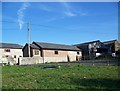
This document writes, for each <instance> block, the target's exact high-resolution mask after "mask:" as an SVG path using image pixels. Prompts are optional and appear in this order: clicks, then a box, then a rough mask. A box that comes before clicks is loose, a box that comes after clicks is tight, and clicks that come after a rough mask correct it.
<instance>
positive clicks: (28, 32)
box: [28, 22, 30, 57]
mask: <svg viewBox="0 0 120 91" xmlns="http://www.w3.org/2000/svg"><path fill="white" fill-rule="evenodd" d="M28 56H29V57H30V23H29V22H28Z"/></svg>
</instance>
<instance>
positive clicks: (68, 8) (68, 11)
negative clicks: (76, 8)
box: [62, 2, 77, 17]
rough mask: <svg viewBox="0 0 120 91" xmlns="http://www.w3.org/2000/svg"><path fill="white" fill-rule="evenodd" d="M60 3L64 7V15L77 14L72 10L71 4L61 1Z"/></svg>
mask: <svg viewBox="0 0 120 91" xmlns="http://www.w3.org/2000/svg"><path fill="white" fill-rule="evenodd" d="M62 5H63V6H64V7H65V11H64V14H65V15H66V16H70V17H72V16H77V14H76V13H75V12H73V10H72V7H71V5H69V4H68V3H67V2H62Z"/></svg>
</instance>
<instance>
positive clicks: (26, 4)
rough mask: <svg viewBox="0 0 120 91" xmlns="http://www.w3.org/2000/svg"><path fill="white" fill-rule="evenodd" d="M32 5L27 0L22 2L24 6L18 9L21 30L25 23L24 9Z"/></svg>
mask: <svg viewBox="0 0 120 91" xmlns="http://www.w3.org/2000/svg"><path fill="white" fill-rule="evenodd" d="M29 6H30V4H29V3H27V2H25V3H23V4H22V6H21V7H20V9H19V10H18V11H17V15H18V23H19V26H20V30H22V26H23V24H24V21H23V17H24V11H25V10H26V9H27V8H28V7H29Z"/></svg>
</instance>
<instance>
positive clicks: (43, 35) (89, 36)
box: [2, 2, 118, 45]
mask: <svg viewBox="0 0 120 91" xmlns="http://www.w3.org/2000/svg"><path fill="white" fill-rule="evenodd" d="M28 22H29V23H30V41H31V43H32V42H33V41H37V42H48V43H58V44H70V45H73V44H79V43H84V42H89V41H94V40H100V41H108V40H114V39H118V4H117V2H3V3H2V42H8V43H18V44H21V45H25V44H26V43H27V42H28V38H27V37H28V32H27V31H28Z"/></svg>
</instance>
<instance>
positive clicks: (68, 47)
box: [33, 42, 80, 51]
mask: <svg viewBox="0 0 120 91" xmlns="http://www.w3.org/2000/svg"><path fill="white" fill-rule="evenodd" d="M33 44H36V45H37V46H39V47H40V48H43V49H55V50H74V51H79V50H80V49H78V48H77V47H76V46H72V45H64V44H53V43H45V42H33Z"/></svg>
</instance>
